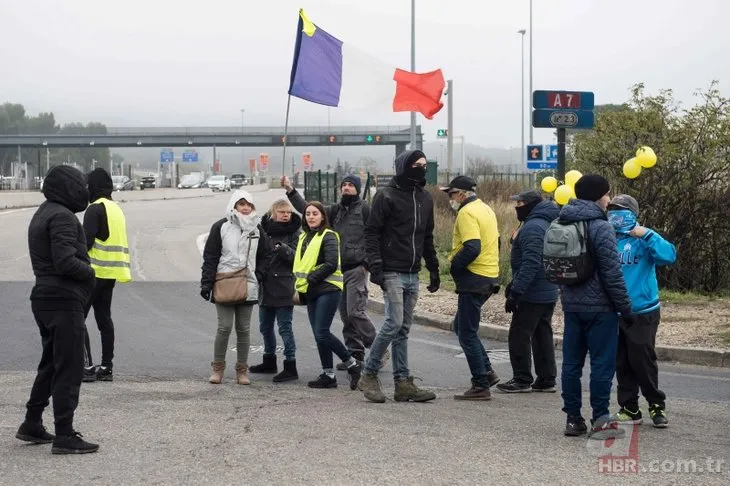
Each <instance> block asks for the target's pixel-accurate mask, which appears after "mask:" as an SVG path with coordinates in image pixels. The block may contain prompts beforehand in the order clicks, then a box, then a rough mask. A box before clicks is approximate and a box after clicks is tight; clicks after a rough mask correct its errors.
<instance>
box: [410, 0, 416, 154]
mask: <svg viewBox="0 0 730 486" xmlns="http://www.w3.org/2000/svg"><path fill="white" fill-rule="evenodd" d="M411 72H412V73H415V72H416V0H411ZM410 138H411V150H415V149H416V148H417V147H416V112H415V111H412V112H411V137H410Z"/></svg>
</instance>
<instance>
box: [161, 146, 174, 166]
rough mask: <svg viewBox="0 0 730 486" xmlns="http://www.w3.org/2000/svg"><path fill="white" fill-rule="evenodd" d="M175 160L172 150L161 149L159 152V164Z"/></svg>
mask: <svg viewBox="0 0 730 486" xmlns="http://www.w3.org/2000/svg"><path fill="white" fill-rule="evenodd" d="M174 160H175V153H174V152H173V151H172V149H162V150H160V162H162V163H168V162H172V161H174Z"/></svg>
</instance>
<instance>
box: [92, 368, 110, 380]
mask: <svg viewBox="0 0 730 486" xmlns="http://www.w3.org/2000/svg"><path fill="white" fill-rule="evenodd" d="M96 379H97V381H114V375H113V374H112V369H111V366H99V368H98V369H97V370H96Z"/></svg>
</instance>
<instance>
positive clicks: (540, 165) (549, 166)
mask: <svg viewBox="0 0 730 486" xmlns="http://www.w3.org/2000/svg"><path fill="white" fill-rule="evenodd" d="M527 168H528V169H530V170H555V169H557V168H558V163H557V162H528V163H527Z"/></svg>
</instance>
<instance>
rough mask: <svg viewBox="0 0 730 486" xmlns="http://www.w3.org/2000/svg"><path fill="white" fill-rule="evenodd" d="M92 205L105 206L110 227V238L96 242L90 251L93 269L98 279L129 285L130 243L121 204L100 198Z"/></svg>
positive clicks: (130, 278) (130, 276) (130, 274)
mask: <svg viewBox="0 0 730 486" xmlns="http://www.w3.org/2000/svg"><path fill="white" fill-rule="evenodd" d="M92 204H103V205H104V208H105V209H106V219H107V223H108V226H109V238H107V239H106V241H101V240H100V239H99V238H96V239H95V240H94V246H92V247H91V250H89V260H90V262H91V268H93V269H94V273H95V275H96V277H97V278H105V279H109V280H116V281H117V282H121V283H127V282H131V281H132V273H131V271H130V269H129V243H128V242H127V223H126V219H125V218H124V213H123V212H122V208H120V207H119V204H117V203H115V202H114V201H111V200H109V199H106V198H103V197H102V198H99V199H97V200H96V201H94V202H93V203H92Z"/></svg>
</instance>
